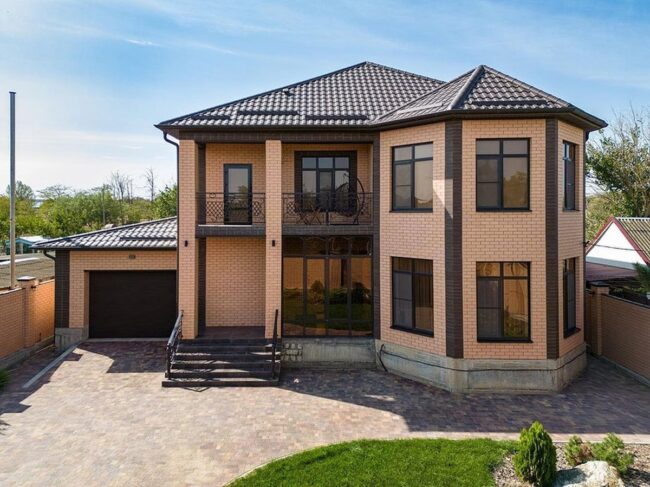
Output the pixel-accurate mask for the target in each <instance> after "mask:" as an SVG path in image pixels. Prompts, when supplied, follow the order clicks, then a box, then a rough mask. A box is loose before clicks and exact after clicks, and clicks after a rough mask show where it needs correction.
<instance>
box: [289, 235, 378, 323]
mask: <svg viewBox="0 0 650 487" xmlns="http://www.w3.org/2000/svg"><path fill="white" fill-rule="evenodd" d="M370 254H371V239H370V238H369V237H330V238H317V237H285V239H284V240H283V269H282V295H283V298H282V315H283V319H282V323H283V327H284V328H283V335H284V336H370V335H372V257H371V255H370Z"/></svg>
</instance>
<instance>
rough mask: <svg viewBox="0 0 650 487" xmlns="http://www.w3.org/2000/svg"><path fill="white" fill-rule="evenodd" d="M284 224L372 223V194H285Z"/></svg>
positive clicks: (283, 201) (337, 192)
mask: <svg viewBox="0 0 650 487" xmlns="http://www.w3.org/2000/svg"><path fill="white" fill-rule="evenodd" d="M282 223H283V224H284V225H370V224H372V193H364V192H356V191H355V192H352V191H345V192H341V191H326V192H321V193H284V194H283V195H282Z"/></svg>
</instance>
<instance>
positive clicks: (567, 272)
mask: <svg viewBox="0 0 650 487" xmlns="http://www.w3.org/2000/svg"><path fill="white" fill-rule="evenodd" d="M563 294H564V334H565V335H570V334H571V333H573V332H574V331H576V258H575V257H574V258H572V259H565V261H564V293H563Z"/></svg>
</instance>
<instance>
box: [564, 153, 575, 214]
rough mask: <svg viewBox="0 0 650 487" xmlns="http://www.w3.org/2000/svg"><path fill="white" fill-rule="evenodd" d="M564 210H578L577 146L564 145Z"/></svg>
mask: <svg viewBox="0 0 650 487" xmlns="http://www.w3.org/2000/svg"><path fill="white" fill-rule="evenodd" d="M564 209H565V210H575V209H576V145H575V144H572V143H571V142H565V143H564Z"/></svg>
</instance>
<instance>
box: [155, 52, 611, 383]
mask: <svg viewBox="0 0 650 487" xmlns="http://www.w3.org/2000/svg"><path fill="white" fill-rule="evenodd" d="M604 125H605V123H604V122H603V121H602V120H600V119H598V118H596V117H594V116H592V115H589V114H587V113H585V112H584V111H582V110H580V109H578V108H576V107H575V106H573V105H571V104H569V103H567V102H565V101H563V100H561V99H559V98H556V97H554V96H552V95H549V94H547V93H545V92H543V91H541V90H539V89H536V88H534V87H532V86H529V85H527V84H525V83H522V82H520V81H518V80H516V79H514V78H511V77H509V76H506V75H504V74H503V73H500V72H498V71H496V70H494V69H491V68H489V67H486V66H479V67H477V68H476V69H474V70H472V71H470V72H468V73H465V74H463V75H461V76H460V77H458V78H456V79H454V80H452V81H450V82H448V83H443V82H441V81H438V80H435V79H431V78H427V77H424V76H419V75H415V74H411V73H407V72H404V71H400V70H396V69H392V68H388V67H385V66H380V65H377V64H373V63H361V64H358V65H355V66H351V67H349V68H345V69H342V70H339V71H336V72H333V73H330V74H326V75H323V76H319V77H317V78H313V79H310V80H307V81H303V82H300V83H296V84H294V85H290V86H287V87H284V88H280V89H277V90H272V91H268V92H266V93H262V94H259V95H255V96H251V97H248V98H244V99H242V100H238V101H235V102H231V103H226V104H223V105H219V106H216V107H213V108H209V109H206V110H202V111H199V112H196V113H192V114H190V115H186V116H182V117H178V118H174V119H172V120H168V121H165V122H162V123H160V124H158V125H157V127H158V128H160V129H161V130H162V131H163V132H164V133H165V134H167V135H170V136H173V137H175V138H176V139H178V140H179V145H180V147H179V158H178V171H179V205H180V206H179V222H178V227H179V230H178V231H179V233H178V242H179V245H178V283H179V286H178V306H179V309H182V310H183V312H184V318H183V336H184V338H193V337H199V336H201V335H204V334H205V333H206V331H207V332H210V330H211V329H213V328H217V327H223V326H228V327H242V328H243V327H250V326H260V325H263V326H264V333H265V336H266V337H267V338H269V337H271V335H272V332H273V325H274V313H275V310H280V316H281V320H280V322H281V327H280V333H281V336H282V338H283V341H284V348H285V352H286V354H288V355H286V354H285V356H287V357H290V358H291V359H292V360H296V361H301V360H303V361H304V362H307V361H310V360H313V361H316V362H327V361H328V357H329V358H331V361H337V360H343V361H348V360H349V361H359V362H363V361H364V360H369V361H372V362H374V361H375V356H376V357H377V360H378V362H379V364H380V365H383V366H384V367H385V368H386V369H388V370H391V371H394V372H396V373H400V374H404V375H407V376H410V377H415V378H418V379H420V380H424V381H427V382H431V383H434V384H438V385H441V386H443V387H447V388H450V389H453V390H479V389H494V388H498V389H559V388H561V387H562V386H563V385H564V384H566V382H567V381H568V380H570V379H571V378H572V377H574V376H575V375H576V374H577V373H578V372H579V371H580V370H581V369H582V367H583V365H584V363H585V355H584V353H585V347H584V340H583V331H582V328H583V295H582V292H581V289H582V282H583V268H584V263H583V261H584V259H583V255H584V252H583V245H584V244H583V242H584V225H583V221H584V212H583V210H584V177H583V174H584V170H583V159H584V147H585V141H586V139H587V136H588V134H589V132H590V131H592V130H595V129H598V128H601V127H603V126H604ZM364 337H365V341H364ZM369 337H372V338H371V340H372V343H371V344H370V345H368V342H369V340H370V338H369ZM346 354H347V355H346Z"/></svg>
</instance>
